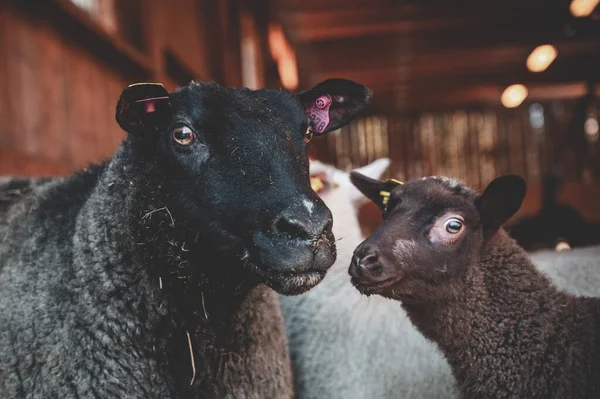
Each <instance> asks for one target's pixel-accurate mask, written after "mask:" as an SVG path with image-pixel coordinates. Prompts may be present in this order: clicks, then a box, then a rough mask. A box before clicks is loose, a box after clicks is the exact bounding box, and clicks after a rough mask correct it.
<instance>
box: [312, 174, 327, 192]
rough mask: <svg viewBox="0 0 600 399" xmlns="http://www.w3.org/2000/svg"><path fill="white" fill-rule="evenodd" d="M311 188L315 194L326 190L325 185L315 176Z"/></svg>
mask: <svg viewBox="0 0 600 399" xmlns="http://www.w3.org/2000/svg"><path fill="white" fill-rule="evenodd" d="M310 187H311V188H312V189H313V191H314V192H315V193H318V192H319V191H320V190H322V189H324V188H325V185H324V184H323V181H322V180H321V178H319V177H317V176H315V177H311V178H310Z"/></svg>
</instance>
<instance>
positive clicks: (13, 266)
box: [0, 146, 293, 399]
mask: <svg viewBox="0 0 600 399" xmlns="http://www.w3.org/2000/svg"><path fill="white" fill-rule="evenodd" d="M132 164H134V163H133V162H132V161H131V154H130V153H128V151H127V150H126V149H124V147H123V146H122V147H121V148H120V149H119V151H118V152H117V153H116V154H115V156H113V158H112V159H111V160H110V161H109V162H108V163H107V164H105V165H102V166H100V167H94V168H92V169H90V170H87V171H83V172H80V173H78V174H76V175H74V176H71V177H67V178H56V179H51V180H50V179H49V180H44V181H41V182H40V181H37V180H33V181H32V184H31V186H28V187H25V188H23V187H21V188H22V190H21V194H19V195H16V196H15V195H12V194H14V193H11V196H9V195H6V194H7V193H6V188H7V187H9V185H10V183H11V182H13V183H14V182H15V179H12V180H7V179H4V180H3V181H1V182H0V191H2V187H4V194H5V195H4V197H3V198H0V205H2V206H3V207H2V208H0V326H2V327H1V328H0V397H1V398H20V397H27V398H84V397H85V398H88V397H96V398H167V397H203V398H204V397H213V396H217V397H228V398H234V397H235V398H256V399H259V398H260V399H263V398H290V397H292V396H293V393H292V387H291V385H292V382H291V369H290V365H289V357H288V352H287V342H286V339H285V332H284V328H283V321H282V317H281V313H280V311H279V303H278V298H277V296H276V295H275V294H274V292H273V291H272V290H271V289H269V288H266V287H265V286H263V285H258V286H255V287H254V288H252V289H251V290H250V291H249V294H248V295H247V296H246V297H245V298H243V299H241V305H240V306H239V308H237V310H236V311H235V312H234V313H233V314H232V315H231V318H230V319H228V320H225V321H223V322H222V324H220V325H219V327H214V326H215V325H216V324H215V323H217V321H218V320H220V319H219V317H220V316H221V315H220V314H219V312H218V311H216V310H217V309H219V307H220V306H221V305H220V304H217V303H207V304H206V306H207V307H209V306H210V308H209V309H211V311H210V315H209V316H207V320H206V324H205V325H204V327H203V328H198V329H197V330H191V331H189V333H190V335H191V342H192V345H193V353H194V356H195V359H196V366H195V367H196V375H195V378H194V379H192V377H193V371H192V366H191V359H190V353H189V350H188V341H187V337H186V335H185V334H184V333H183V331H185V326H182V325H177V320H176V312H175V309H174V308H173V304H172V303H170V302H169V301H168V300H166V299H165V296H164V295H163V294H164V291H163V290H161V287H160V284H159V280H158V279H157V278H155V277H153V276H151V274H150V273H148V272H147V266H148V265H147V263H146V262H147V258H144V257H143V256H142V255H143V254H141V253H140V251H142V249H140V248H142V246H140V243H139V242H137V241H136V238H135V233H134V231H133V230H132V226H131V223H130V221H131V220H134V219H136V218H139V217H141V215H142V214H143V213H142V212H140V210H139V209H137V206H138V204H137V203H136V198H137V197H136V195H137V194H138V193H139V190H144V189H146V188H144V185H143V181H140V179H139V178H138V174H137V173H139V170H138V171H134V170H133V167H132ZM17 180H19V181H21V182H22V181H23V179H17ZM138 215H139V216H138ZM147 248H148V247H144V250H147ZM157 261H160V260H157ZM203 317H204V316H203V315H202V317H201V318H203ZM211 323H213V324H211ZM175 327H177V328H175ZM211 328H214V329H215V330H214V331H218V332H219V334H220V338H221V341H219V340H217V339H215V337H214V335H215V334H209V333H210V332H211V331H212V330H211ZM158 331H160V332H161V333H158ZM214 331H212V332H214ZM223 341H225V342H223ZM169 342H177V343H180V348H182V350H181V353H182V355H181V356H180V357H179V359H178V362H177V364H175V365H171V366H168V362H167V360H166V358H167V357H168V356H171V355H172V353H167V352H166V351H167V350H168V349H167V348H168V347H169V346H168V345H169ZM232 348H235V349H232ZM168 367H176V368H179V369H180V370H181V373H180V374H181V375H176V376H175V377H174V376H173V375H172V373H170V372H169V370H167V368H168ZM173 378H181V380H182V381H183V383H180V382H179V381H174V380H173Z"/></svg>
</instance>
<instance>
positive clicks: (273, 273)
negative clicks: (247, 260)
mask: <svg viewBox="0 0 600 399" xmlns="http://www.w3.org/2000/svg"><path fill="white" fill-rule="evenodd" d="M248 266H250V267H251V269H252V270H253V271H254V273H255V274H256V275H257V276H258V278H259V280H260V281H261V282H263V283H265V284H267V285H268V286H269V287H271V288H272V289H274V290H275V291H277V292H278V293H280V294H283V295H299V294H302V293H304V292H306V291H308V290H310V289H311V288H313V287H315V286H316V285H317V284H319V283H320V282H321V281H322V280H323V279H324V278H325V275H326V273H327V271H326V270H319V269H308V270H302V271H295V270H292V271H277V270H274V269H272V268H269V267H266V266H263V267H260V266H258V265H255V264H253V263H252V264H248Z"/></svg>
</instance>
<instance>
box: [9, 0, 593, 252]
mask: <svg viewBox="0 0 600 399" xmlns="http://www.w3.org/2000/svg"><path fill="white" fill-rule="evenodd" d="M597 5H598V1H597V0H503V1H500V0H489V1H476V0H457V1H454V2H449V1H442V0H424V1H423V0H420V1H409V0H405V1H401V0H368V1H365V0H343V1H342V0H327V1H322V0H246V1H243V0H218V1H217V0H172V1H169V2H166V1H160V0H46V1H44V2H38V1H33V0H6V1H3V2H2V3H1V4H0V87H2V90H0V175H24V176H46V175H65V174H69V173H71V172H72V171H74V170H77V169H80V168H83V167H85V166H86V165H88V164H89V163H97V162H102V161H103V160H105V159H106V158H108V157H109V156H110V155H111V154H112V153H113V152H114V150H115V149H116V147H117V146H118V145H119V143H120V142H121V140H122V139H123V137H124V132H123V131H121V130H120V128H119V127H118V125H117V124H116V122H115V118H114V112H115V103H116V101H117V99H118V97H119V94H120V92H121V90H122V89H123V88H124V87H126V86H127V85H128V84H131V83H134V82H144V81H153V82H161V83H163V84H164V85H165V86H166V87H167V88H168V89H169V90H174V89H175V88H176V87H178V86H181V85H185V84H187V83H188V82H190V81H191V80H201V81H216V82H218V83H220V84H223V85H227V86H246V87H250V88H261V87H266V88H271V89H287V90H293V91H301V90H304V89H308V88H310V87H312V86H314V85H316V84H317V83H319V82H321V81H323V80H325V79H328V78H332V77H338V78H346V79H351V80H354V81H357V82H360V83H362V84H364V85H366V86H368V87H369V88H370V89H371V90H372V91H373V99H372V102H371V104H370V105H369V107H368V108H367V110H366V111H365V112H364V113H363V114H362V116H361V118H359V119H358V120H356V121H355V122H353V123H352V124H351V125H349V126H347V127H344V128H342V129H340V130H339V131H336V132H334V133H332V134H329V135H327V136H323V137H316V138H315V139H314V140H313V141H312V142H311V146H310V149H309V153H310V156H311V158H312V159H318V160H321V161H323V162H326V163H330V164H333V165H335V166H337V167H338V168H340V169H342V170H345V171H349V170H351V169H354V168H357V167H360V166H363V165H366V164H368V163H370V162H372V161H374V160H376V159H378V158H382V157H388V158H390V160H391V165H390V168H389V171H388V172H387V173H386V175H385V177H386V178H394V179H398V180H409V179H415V178H419V177H422V176H427V175H446V176H454V177H458V178H460V179H462V180H464V181H466V182H467V183H468V184H469V185H471V186H473V187H478V188H482V187H485V185H486V184H487V183H489V182H490V181H491V180H492V179H493V178H494V177H497V176H500V175H504V174H518V175H520V176H523V177H524V178H525V179H526V181H527V183H528V187H529V190H528V194H527V197H526V199H525V203H524V205H523V207H522V208H521V211H520V212H519V213H518V214H517V215H516V216H515V217H514V218H513V220H512V221H511V222H510V227H511V228H512V229H513V230H512V231H513V232H514V234H515V235H518V236H519V237H521V241H520V242H521V243H522V245H524V246H525V247H526V248H528V249H538V248H543V247H550V248H554V247H555V246H556V245H557V244H559V243H561V242H567V243H568V244H569V246H587V245H593V244H598V243H600V158H599V157H598V151H600V140H599V138H600V133H599V126H598V113H599V110H600V107H599V103H598V99H597V96H598V93H600V89H599V88H598V86H597V80H598V78H599V77H600V76H599V75H600V20H599V19H600V11H599V10H598V7H597ZM360 216H361V223H362V226H363V230H364V232H365V234H367V233H368V232H369V231H371V230H372V229H373V228H374V227H375V226H376V225H377V224H378V223H379V221H380V218H381V216H380V214H379V211H378V209H377V208H376V207H374V206H372V205H365V206H364V207H363V208H362V209H361V211H360Z"/></svg>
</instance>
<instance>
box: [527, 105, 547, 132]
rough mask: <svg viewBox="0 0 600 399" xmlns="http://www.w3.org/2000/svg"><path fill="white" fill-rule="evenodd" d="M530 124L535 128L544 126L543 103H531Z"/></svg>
mask: <svg viewBox="0 0 600 399" xmlns="http://www.w3.org/2000/svg"><path fill="white" fill-rule="evenodd" d="M529 124H530V125H531V127H532V128H534V129H541V128H542V127H544V107H542V105H541V104H538V103H535V104H531V106H530V107H529Z"/></svg>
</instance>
